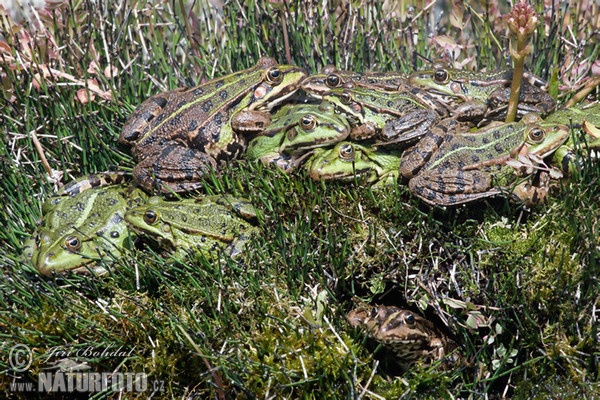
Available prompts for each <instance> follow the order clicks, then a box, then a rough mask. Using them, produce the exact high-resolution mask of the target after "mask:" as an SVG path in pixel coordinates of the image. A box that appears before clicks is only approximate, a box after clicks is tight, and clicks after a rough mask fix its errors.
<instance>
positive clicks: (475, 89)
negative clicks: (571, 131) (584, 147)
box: [408, 65, 556, 123]
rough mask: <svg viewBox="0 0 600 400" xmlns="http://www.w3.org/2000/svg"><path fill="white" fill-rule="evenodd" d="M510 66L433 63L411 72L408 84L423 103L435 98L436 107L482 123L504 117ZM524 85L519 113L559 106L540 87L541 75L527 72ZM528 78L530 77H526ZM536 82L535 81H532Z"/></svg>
mask: <svg viewBox="0 0 600 400" xmlns="http://www.w3.org/2000/svg"><path fill="white" fill-rule="evenodd" d="M512 74H513V71H512V70H511V69H504V70H497V71H491V72H472V71H465V70H458V69H452V68H446V67H444V66H440V65H437V66H434V68H433V69H429V70H423V71H417V72H414V73H413V74H411V75H410V77H409V78H408V84H409V86H410V87H413V88H414V89H415V90H414V91H413V94H415V95H416V96H417V97H421V96H420V94H426V95H427V96H423V97H421V99H422V100H423V101H424V102H428V101H431V99H434V100H435V104H434V106H435V107H440V106H441V105H443V106H445V107H446V109H447V112H448V114H450V115H451V116H453V117H454V118H456V119H458V120H460V121H471V122H475V123H479V122H481V121H482V120H504V118H505V117H506V108H507V104H508V99H509V97H510V85H511V82H512ZM528 77H529V78H530V79H525V80H523V82H522V85H521V93H520V97H519V104H518V109H517V115H518V117H519V118H521V117H522V116H524V115H525V114H527V113H538V114H540V115H542V116H543V115H546V114H548V113H550V112H551V111H552V110H553V109H554V108H555V107H556V101H555V100H554V99H553V98H552V96H550V95H549V94H548V93H546V92H544V91H543V90H541V89H540V88H539V87H538V86H536V85H537V84H538V82H539V81H541V79H540V78H537V77H535V76H534V75H531V74H530V75H528ZM526 78H527V77H526ZM530 82H534V83H536V84H532V83H530Z"/></svg>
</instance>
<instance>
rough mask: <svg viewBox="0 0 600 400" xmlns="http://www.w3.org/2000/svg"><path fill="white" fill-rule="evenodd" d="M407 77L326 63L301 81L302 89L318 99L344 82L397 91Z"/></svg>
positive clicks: (401, 74) (344, 83)
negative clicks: (345, 68)
mask: <svg viewBox="0 0 600 400" xmlns="http://www.w3.org/2000/svg"><path fill="white" fill-rule="evenodd" d="M407 78H408V75H406V74H403V73H398V72H354V71H347V70H340V69H337V68H336V67H335V66H334V65H326V66H325V67H323V69H322V70H321V71H320V72H319V73H318V74H314V75H310V76H308V77H306V78H305V79H304V81H302V89H303V90H304V91H305V92H306V93H307V94H308V95H309V96H311V97H315V98H319V99H320V98H322V97H323V95H324V94H325V93H326V92H327V91H329V90H331V89H335V88H338V87H342V86H344V85H346V84H352V85H354V86H357V87H363V88H372V89H379V90H387V91H398V90H401V88H402V87H403V86H404V85H405V84H406V80H407Z"/></svg>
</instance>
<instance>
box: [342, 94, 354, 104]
mask: <svg viewBox="0 0 600 400" xmlns="http://www.w3.org/2000/svg"><path fill="white" fill-rule="evenodd" d="M340 101H341V102H342V104H350V103H352V95H351V94H350V93H348V92H342V95H341V96H340Z"/></svg>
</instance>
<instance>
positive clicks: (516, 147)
mask: <svg viewBox="0 0 600 400" xmlns="http://www.w3.org/2000/svg"><path fill="white" fill-rule="evenodd" d="M568 136H569V130H568V128H567V126H566V125H562V124H555V123H545V122H543V121H541V119H540V117H539V115H536V114H529V115H526V116H524V118H523V120H522V121H521V122H512V123H497V124H491V125H489V126H487V127H485V128H483V129H480V130H478V131H476V132H468V131H465V129H464V125H461V124H460V123H459V122H458V121H456V120H455V119H448V120H445V121H443V122H442V123H440V124H438V125H437V126H436V127H434V128H433V129H432V130H431V131H430V132H429V133H428V134H427V135H426V136H425V137H424V138H423V139H421V141H420V142H419V143H418V144H417V145H416V146H414V147H413V148H411V149H409V150H408V151H406V152H405V153H404V155H403V157H402V162H401V164H400V174H401V175H402V176H403V177H404V178H406V179H410V181H409V184H408V186H409V189H410V190H411V192H412V193H413V194H415V195H416V196H417V197H419V198H421V199H422V200H423V201H425V202H426V203H429V204H431V205H439V206H454V205H458V204H462V203H467V202H471V201H475V200H478V199H482V198H486V197H492V196H496V195H499V194H502V193H507V192H510V190H507V189H506V186H504V184H503V183H501V182H500V181H501V180H502V179H503V178H504V177H507V176H509V175H512V174H511V173H512V172H513V169H512V168H509V169H508V170H507V169H504V168H503V167H504V166H505V165H507V163H509V161H510V160H515V159H516V158H517V157H518V156H519V155H521V156H525V157H527V156H529V155H531V154H534V155H535V156H537V158H545V157H547V156H548V155H550V154H552V152H554V151H555V150H556V149H557V148H558V147H559V146H561V145H562V144H563V143H564V142H565V141H566V140H567V138H568ZM501 178H502V179H501ZM507 186H508V185H507ZM519 193H526V192H525V191H517V192H515V194H519ZM527 193H532V192H531V191H528V192H527ZM541 193H542V192H540V194H541ZM521 200H527V199H521Z"/></svg>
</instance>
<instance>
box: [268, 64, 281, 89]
mask: <svg viewBox="0 0 600 400" xmlns="http://www.w3.org/2000/svg"><path fill="white" fill-rule="evenodd" d="M282 80H283V74H282V73H281V71H280V70H279V69H277V68H276V67H273V68H270V69H269V70H268V71H267V82H269V83H272V84H275V85H276V84H278V83H281V81H282Z"/></svg>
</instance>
